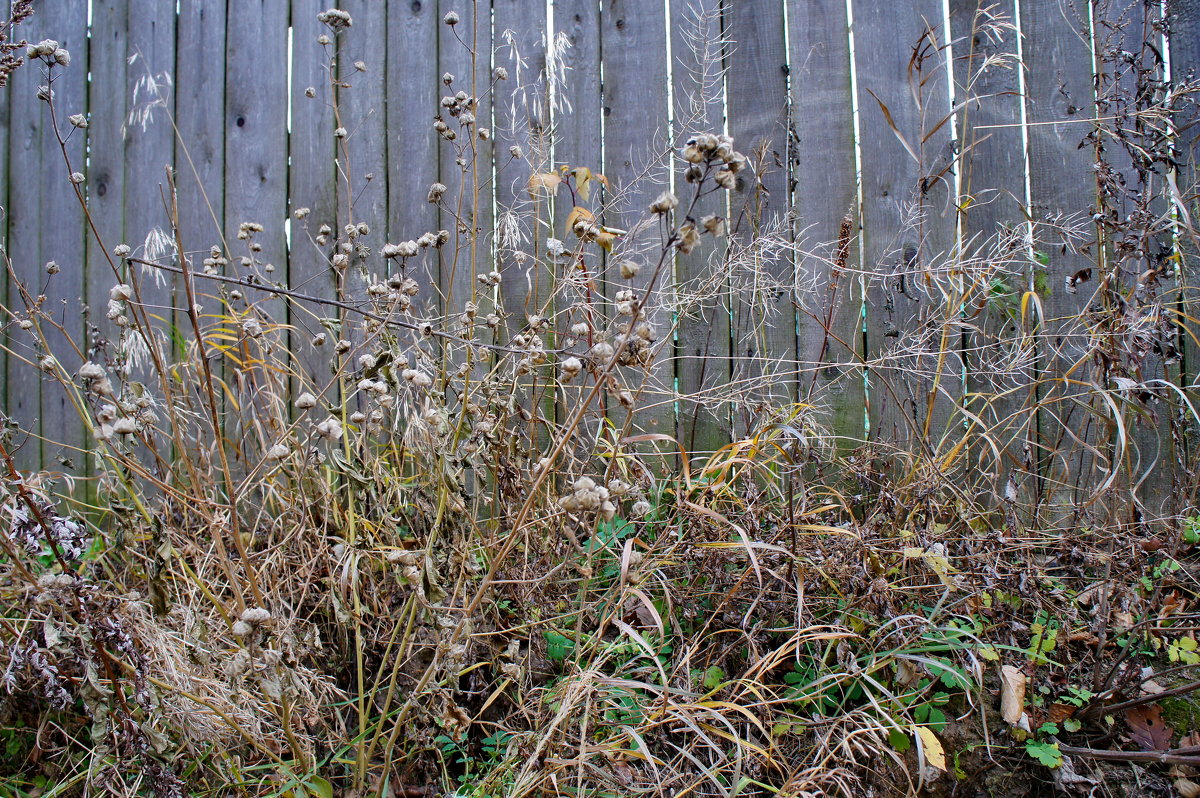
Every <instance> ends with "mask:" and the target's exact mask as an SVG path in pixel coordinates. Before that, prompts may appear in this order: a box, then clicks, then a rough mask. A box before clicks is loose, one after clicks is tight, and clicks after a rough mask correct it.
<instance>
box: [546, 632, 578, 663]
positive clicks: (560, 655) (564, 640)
mask: <svg viewBox="0 0 1200 798" xmlns="http://www.w3.org/2000/svg"><path fill="white" fill-rule="evenodd" d="M542 634H543V636H544V637H545V638H546V656H547V657H549V658H550V659H552V660H554V661H555V662H562V661H563V660H565V659H566V658H567V657H569V656H571V654H572V653H574V651H575V641H574V640H572V639H571V638H569V637H567V636H566V635H564V634H562V633H560V632H555V631H553V630H551V631H548V632H543V633H542Z"/></svg>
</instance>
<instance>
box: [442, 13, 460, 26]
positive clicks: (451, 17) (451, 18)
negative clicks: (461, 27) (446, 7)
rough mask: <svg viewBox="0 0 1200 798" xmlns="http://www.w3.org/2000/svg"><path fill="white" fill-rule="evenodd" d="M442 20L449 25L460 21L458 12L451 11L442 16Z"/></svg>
mask: <svg viewBox="0 0 1200 798" xmlns="http://www.w3.org/2000/svg"><path fill="white" fill-rule="evenodd" d="M442 22H445V23H446V24H447V25H457V24H458V23H459V18H458V14H457V13H455V12H453V11H451V12H449V13H448V14H446V16H444V17H442Z"/></svg>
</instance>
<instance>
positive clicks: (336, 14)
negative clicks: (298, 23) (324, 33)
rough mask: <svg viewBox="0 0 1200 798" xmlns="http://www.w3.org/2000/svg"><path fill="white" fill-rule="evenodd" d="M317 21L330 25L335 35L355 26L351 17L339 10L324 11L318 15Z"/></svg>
mask: <svg viewBox="0 0 1200 798" xmlns="http://www.w3.org/2000/svg"><path fill="white" fill-rule="evenodd" d="M317 20H318V21H319V22H321V23H323V24H325V25H328V26H329V28H330V29H331V30H333V31H334V32H335V33H337V32H338V31H343V30H345V29H346V28H349V27H350V26H351V25H353V24H354V20H353V19H351V18H350V15H349V14H347V13H346V12H345V11H342V10H341V9H338V8H331V9H329V10H327V11H322V12H321V13H320V14H317Z"/></svg>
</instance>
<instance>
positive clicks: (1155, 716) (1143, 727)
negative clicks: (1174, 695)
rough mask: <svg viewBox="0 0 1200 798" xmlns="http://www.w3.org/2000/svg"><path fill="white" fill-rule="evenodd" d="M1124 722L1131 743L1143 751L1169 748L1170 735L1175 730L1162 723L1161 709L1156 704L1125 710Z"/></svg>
mask: <svg viewBox="0 0 1200 798" xmlns="http://www.w3.org/2000/svg"><path fill="white" fill-rule="evenodd" d="M1125 721H1126V722H1127V723H1128V724H1129V731H1130V736H1131V737H1132V738H1133V741H1134V742H1135V743H1137V744H1138V745H1140V746H1141V747H1142V749H1143V750H1145V751H1166V750H1167V749H1168V748H1170V747H1171V735H1173V734H1174V733H1175V730H1174V729H1172V728H1171V727H1170V726H1168V725H1167V724H1166V723H1164V722H1163V719H1162V707H1160V706H1159V705H1158V704H1143V705H1142V706H1138V707H1132V708H1130V709H1127V710H1125Z"/></svg>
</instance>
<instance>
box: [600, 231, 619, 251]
mask: <svg viewBox="0 0 1200 798" xmlns="http://www.w3.org/2000/svg"><path fill="white" fill-rule="evenodd" d="M616 240H617V237H616V236H615V235H613V234H612V233H610V232H608V231H607V230H603V229H602V230H601V231H600V232H599V233H596V243H597V244H599V245H600V246H602V247H604V251H605V252H612V248H613V242H614V241H616Z"/></svg>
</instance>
